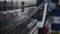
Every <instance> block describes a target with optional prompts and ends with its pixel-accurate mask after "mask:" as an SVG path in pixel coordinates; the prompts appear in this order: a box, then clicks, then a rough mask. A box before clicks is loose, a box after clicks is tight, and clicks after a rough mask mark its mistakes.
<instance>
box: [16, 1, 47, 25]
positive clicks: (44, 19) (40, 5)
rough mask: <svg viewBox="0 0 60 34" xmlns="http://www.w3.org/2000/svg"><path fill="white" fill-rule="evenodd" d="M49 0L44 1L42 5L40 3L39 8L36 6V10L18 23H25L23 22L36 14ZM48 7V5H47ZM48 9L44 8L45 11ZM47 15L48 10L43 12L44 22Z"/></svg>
mask: <svg viewBox="0 0 60 34" xmlns="http://www.w3.org/2000/svg"><path fill="white" fill-rule="evenodd" d="M47 2H48V1H44V2H43V3H42V4H41V5H39V7H38V8H36V10H34V11H33V12H32V13H31V14H29V15H27V16H26V17H25V18H24V19H22V20H21V21H20V23H18V24H21V23H23V22H25V21H27V20H29V19H30V18H31V17H32V16H33V15H34V14H36V12H37V11H38V10H40V8H41V7H43V6H44V5H45V3H47ZM45 8H46V7H45ZM45 10H46V9H44V11H45ZM45 15H46V11H45V13H44V14H43V20H42V21H43V23H44V20H45ZM18 24H16V25H18Z"/></svg>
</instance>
